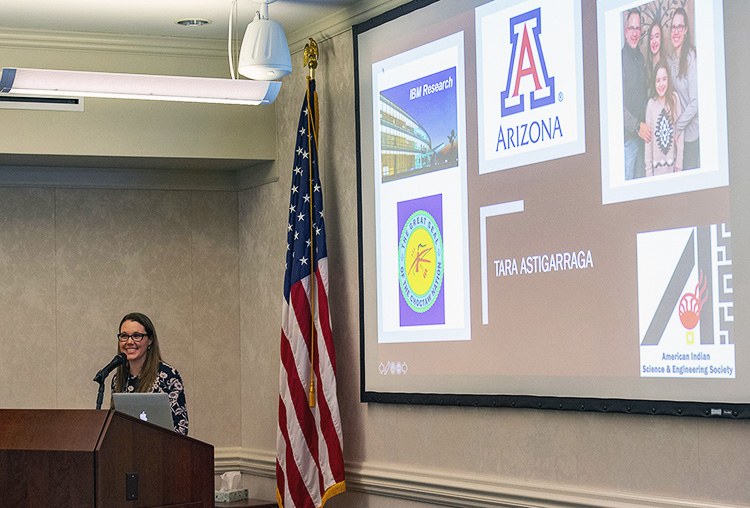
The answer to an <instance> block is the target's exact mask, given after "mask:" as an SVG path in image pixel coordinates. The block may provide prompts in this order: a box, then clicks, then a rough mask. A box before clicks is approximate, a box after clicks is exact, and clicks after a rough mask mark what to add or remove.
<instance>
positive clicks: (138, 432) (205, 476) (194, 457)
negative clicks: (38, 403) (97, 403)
mask: <svg viewBox="0 0 750 508" xmlns="http://www.w3.org/2000/svg"><path fill="white" fill-rule="evenodd" d="M0 493H2V497H3V502H2V504H3V506H19V507H21V506H22V507H25V508H37V507H39V508H48V507H50V506H60V507H75V508H120V507H122V508H165V507H169V508H213V507H214V449H213V446H212V445H210V444H207V443H203V442H201V441H198V440H196V439H193V438H189V437H186V436H183V435H181V434H178V433H177V432H173V431H170V430H167V429H164V428H162V427H158V426H156V425H153V424H151V423H148V422H143V421H141V420H138V419H137V418H133V417H131V416H128V415H125V414H122V413H118V412H117V411H114V410H94V409H91V410H88V409H0Z"/></svg>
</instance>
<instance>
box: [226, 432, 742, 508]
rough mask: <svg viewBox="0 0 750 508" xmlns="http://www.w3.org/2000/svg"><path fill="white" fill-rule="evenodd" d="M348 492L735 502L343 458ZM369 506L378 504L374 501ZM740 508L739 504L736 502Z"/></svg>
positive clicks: (643, 504)
mask: <svg viewBox="0 0 750 508" xmlns="http://www.w3.org/2000/svg"><path fill="white" fill-rule="evenodd" d="M214 466H215V473H216V474H217V475H220V474H222V473H225V472H227V471H240V472H242V473H243V474H247V475H251V476H258V477H263V478H274V477H275V475H276V455H275V453H274V452H272V451H267V450H250V449H247V448H241V447H237V448H216V449H215V450H214ZM345 467H346V486H347V489H348V490H351V491H357V492H362V493H365V494H369V495H374V496H385V497H390V498H396V499H401V500H404V501H412V502H418V503H427V504H430V505H441V506H442V505H445V506H451V507H455V508H489V507H496V508H528V507H530V506H534V507H537V508H571V507H576V508H731V507H732V506H737V505H727V504H718V503H712V502H705V501H701V502H698V501H690V500H684V499H672V498H664V497H657V496H650V495H646V494H637V493H636V494H633V493H625V492H610V491H604V490H595V489H586V488H579V487H571V486H566V485H553V484H545V483H538V482H527V481H523V480H517V479H508V478H502V477H497V476H489V475H479V474H472V473H467V472H464V471H447V470H439V469H427V468H421V467H420V468H409V467H404V466H403V465H401V464H383V463H374V462H353V461H347V462H346V464H345ZM373 504H377V503H376V502H373ZM737 508H739V506H737Z"/></svg>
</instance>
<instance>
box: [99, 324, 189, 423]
mask: <svg viewBox="0 0 750 508" xmlns="http://www.w3.org/2000/svg"><path fill="white" fill-rule="evenodd" d="M117 341H118V347H117V352H118V353H125V355H126V356H127V361H126V362H125V363H123V364H122V365H120V366H119V367H117V371H116V372H115V375H114V376H113V377H112V393H122V392H125V393H133V392H141V393H157V392H160V393H166V394H169V405H170V407H171V409H172V421H173V423H174V430H175V431H177V432H179V433H180V434H184V435H187V433H188V413H187V408H186V405H185V388H184V386H183V384H182V378H181V377H180V374H179V373H178V372H177V370H175V369H174V368H172V367H171V366H170V365H168V364H167V363H165V362H163V361H162V359H161V354H160V353H159V340H158V338H157V336H156V329H155V328H154V324H153V323H152V322H151V320H150V319H149V318H148V316H146V315H145V314H141V313H138V312H134V313H131V314H128V315H126V316H125V317H123V318H122V321H120V329H119V332H118V333H117Z"/></svg>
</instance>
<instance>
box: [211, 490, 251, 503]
mask: <svg viewBox="0 0 750 508" xmlns="http://www.w3.org/2000/svg"><path fill="white" fill-rule="evenodd" d="M241 499H247V489H240V490H229V491H221V490H216V491H214V502H217V503H231V502H232V501H239V500H241Z"/></svg>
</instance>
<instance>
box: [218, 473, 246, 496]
mask: <svg viewBox="0 0 750 508" xmlns="http://www.w3.org/2000/svg"><path fill="white" fill-rule="evenodd" d="M241 482H242V474H241V473H240V472H239V471H228V472H226V473H224V474H223V475H221V488H220V489H219V491H220V492H231V491H233V490H239V488H240V483H241Z"/></svg>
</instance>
